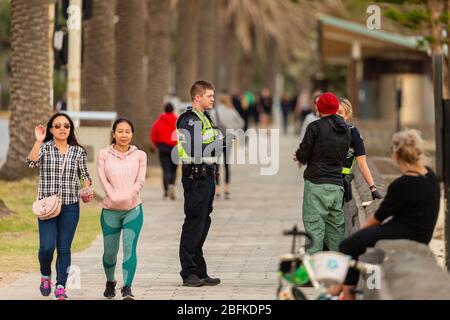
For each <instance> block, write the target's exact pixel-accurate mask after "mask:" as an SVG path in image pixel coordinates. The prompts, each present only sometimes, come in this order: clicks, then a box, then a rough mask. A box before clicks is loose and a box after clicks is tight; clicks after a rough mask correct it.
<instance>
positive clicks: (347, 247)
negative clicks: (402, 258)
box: [339, 221, 429, 286]
mask: <svg viewBox="0 0 450 320" xmlns="http://www.w3.org/2000/svg"><path fill="white" fill-rule="evenodd" d="M427 238H428V237H424V236H423V235H421V234H418V233H417V232H415V231H414V230H412V229H410V228H408V227H406V226H405V225H403V224H400V223H398V222H392V221H391V222H388V223H385V224H382V225H378V226H373V227H370V228H365V229H361V230H359V231H358V232H355V233H354V234H352V235H351V236H349V237H348V238H347V239H345V240H344V241H342V242H341V244H340V246H339V251H340V252H342V253H344V254H347V255H349V256H351V257H352V258H353V259H355V260H358V258H359V256H360V255H362V254H363V253H365V252H366V249H367V248H369V247H373V246H375V244H376V243H377V241H378V240H383V239H409V240H414V241H418V242H421V243H425V244H428V242H429V240H427ZM358 280H359V271H358V270H357V269H355V268H350V269H349V270H348V273H347V278H346V279H345V282H344V284H345V285H349V286H352V285H353V286H356V285H357V283H358Z"/></svg>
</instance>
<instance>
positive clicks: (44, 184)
mask: <svg viewBox="0 0 450 320" xmlns="http://www.w3.org/2000/svg"><path fill="white" fill-rule="evenodd" d="M67 152H68V154H67V160H66V166H65V168H64V173H63V176H62V177H61V167H62V164H63V162H64V155H62V154H61V153H60V152H59V150H58V148H57V147H56V145H55V142H54V141H53V140H50V141H48V142H45V143H43V144H42V145H41V149H40V151H39V159H38V160H37V161H32V160H30V159H28V158H27V159H26V163H27V164H28V166H29V167H30V168H35V167H40V172H39V193H38V197H39V199H42V198H45V197H49V196H52V195H54V194H56V193H58V192H59V191H61V201H62V204H63V205H68V204H73V203H77V202H79V199H80V193H81V183H80V179H82V180H90V177H89V173H88V171H87V154H86V151H85V150H84V149H83V148H81V147H79V146H69V148H68V149H67Z"/></svg>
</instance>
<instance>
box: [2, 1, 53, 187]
mask: <svg viewBox="0 0 450 320" xmlns="http://www.w3.org/2000/svg"><path fill="white" fill-rule="evenodd" d="M53 19H54V4H53V1H51V0H12V1H11V100H10V101H11V102H10V110H11V117H10V120H9V132H10V143H9V149H8V156H7V159H6V163H5V164H4V165H3V167H2V170H1V172H0V176H1V177H2V178H4V179H8V180H18V179H20V178H22V177H25V176H29V175H31V174H32V173H33V170H29V169H28V168H27V167H26V166H25V164H24V161H25V158H26V156H27V155H28V153H29V152H30V149H31V147H32V146H33V142H34V127H35V126H36V125H37V124H39V123H41V124H43V125H45V124H46V121H47V120H48V118H49V116H50V114H51V113H52V110H53V106H52V100H53V97H51V92H52V88H53V47H52V42H51V39H52V36H53V21H52V20H53Z"/></svg>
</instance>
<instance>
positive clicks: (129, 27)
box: [116, 0, 151, 149]
mask: <svg viewBox="0 0 450 320" xmlns="http://www.w3.org/2000/svg"><path fill="white" fill-rule="evenodd" d="M116 12H117V15H118V16H119V22H118V23H117V25H116V44H117V47H116V75H117V78H116V108H117V111H118V114H119V116H120V117H126V118H129V119H130V120H131V121H132V122H133V123H134V127H135V130H134V137H133V140H134V142H133V143H134V144H136V145H137V146H138V147H140V148H142V149H144V148H145V146H147V145H148V144H149V142H148V128H149V126H150V120H151V117H150V111H149V108H148V106H147V104H146V100H145V89H146V79H145V75H144V56H145V43H146V42H145V38H146V36H145V18H146V3H145V2H144V1H142V0H118V1H117V8H116Z"/></svg>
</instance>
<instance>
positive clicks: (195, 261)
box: [177, 81, 231, 287]
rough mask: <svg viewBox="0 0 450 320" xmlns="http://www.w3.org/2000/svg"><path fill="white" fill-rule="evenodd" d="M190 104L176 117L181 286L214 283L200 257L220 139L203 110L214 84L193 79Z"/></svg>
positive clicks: (209, 106)
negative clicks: (181, 209) (181, 219)
mask: <svg viewBox="0 0 450 320" xmlns="http://www.w3.org/2000/svg"><path fill="white" fill-rule="evenodd" d="M191 98H192V107H188V109H187V111H185V112H184V113H182V114H181V115H180V117H179V118H178V121H177V136H178V157H179V159H180V160H181V162H182V179H181V181H182V184H183V189H184V214H185V220H184V224H183V229H182V233H181V239H180V262H181V272H180V275H181V277H182V279H183V286H189V287H199V286H202V285H218V284H220V279H218V278H211V277H210V276H209V275H208V272H207V266H206V261H205V259H204V257H203V250H202V248H203V244H204V242H205V240H206V237H207V235H208V231H209V227H210V225H211V217H210V214H211V212H212V210H213V200H214V194H215V188H216V186H215V175H216V163H217V157H219V156H220V153H221V152H222V149H223V146H224V143H225V142H226V141H227V142H230V141H231V137H229V136H227V137H226V139H224V138H221V137H219V134H220V133H219V130H218V129H217V127H216V126H215V125H214V123H213V121H212V120H211V118H210V116H209V114H208V112H207V110H210V109H212V108H213V103H214V87H213V85H212V84H210V83H208V82H206V81H197V82H196V83H194V85H193V86H192V88H191Z"/></svg>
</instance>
